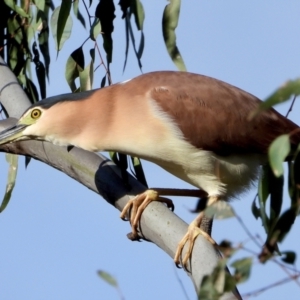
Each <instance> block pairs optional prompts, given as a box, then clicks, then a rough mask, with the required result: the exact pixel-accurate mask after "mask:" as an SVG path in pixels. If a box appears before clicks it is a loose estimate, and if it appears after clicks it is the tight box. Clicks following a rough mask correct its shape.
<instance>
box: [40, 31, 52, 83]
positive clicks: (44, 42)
mask: <svg viewBox="0 0 300 300" xmlns="http://www.w3.org/2000/svg"><path fill="white" fill-rule="evenodd" d="M38 41H39V48H40V51H41V53H42V55H43V58H44V62H45V71H46V76H47V78H48V79H49V66H50V54H49V29H48V28H45V29H43V30H42V31H41V32H40V34H39V35H38Z"/></svg>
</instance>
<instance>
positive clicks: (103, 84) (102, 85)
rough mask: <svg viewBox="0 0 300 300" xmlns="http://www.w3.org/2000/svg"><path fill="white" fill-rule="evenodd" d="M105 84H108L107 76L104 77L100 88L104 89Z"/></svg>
mask: <svg viewBox="0 0 300 300" xmlns="http://www.w3.org/2000/svg"><path fill="white" fill-rule="evenodd" d="M105 83H106V75H104V76H103V78H102V80H101V84H100V87H101V88H103V87H104V86H105Z"/></svg>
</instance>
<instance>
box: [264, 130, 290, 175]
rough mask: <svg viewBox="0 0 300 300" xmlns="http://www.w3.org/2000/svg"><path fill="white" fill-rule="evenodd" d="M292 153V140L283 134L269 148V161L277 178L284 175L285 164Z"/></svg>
mask: <svg viewBox="0 0 300 300" xmlns="http://www.w3.org/2000/svg"><path fill="white" fill-rule="evenodd" d="M290 151H291V144H290V138H289V135H288V134H283V135H281V136H279V137H278V138H276V139H275V140H274V141H273V143H272V144H271V146H270V148H269V153H268V154H269V161H270V165H271V168H272V170H273V172H274V174H275V176H277V177H280V176H281V175H283V162H284V161H285V159H286V157H287V156H288V155H289V153H290Z"/></svg>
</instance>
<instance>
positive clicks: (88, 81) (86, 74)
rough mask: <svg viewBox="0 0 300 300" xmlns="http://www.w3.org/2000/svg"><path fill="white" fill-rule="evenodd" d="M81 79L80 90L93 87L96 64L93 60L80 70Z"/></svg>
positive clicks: (87, 89)
mask: <svg viewBox="0 0 300 300" xmlns="http://www.w3.org/2000/svg"><path fill="white" fill-rule="evenodd" d="M79 80H80V91H81V92H83V91H89V90H91V89H92V88H93V80H94V64H93V60H91V62H90V63H89V64H88V65H87V66H86V67H85V68H84V70H83V71H81V72H79Z"/></svg>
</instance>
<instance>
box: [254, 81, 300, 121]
mask: <svg viewBox="0 0 300 300" xmlns="http://www.w3.org/2000/svg"><path fill="white" fill-rule="evenodd" d="M293 95H295V96H298V95H300V78H297V79H295V80H289V81H287V82H285V83H284V84H283V85H282V86H281V87H279V88H278V89H277V90H276V91H275V92H274V93H273V94H272V95H271V96H269V97H268V98H267V99H266V100H265V101H264V102H262V103H261V104H260V106H259V107H258V108H257V109H256V110H255V111H253V112H252V113H251V115H250V118H253V117H255V116H256V115H257V114H258V113H259V112H261V111H263V110H266V109H268V108H271V107H272V106H274V105H276V104H279V103H283V102H285V101H287V100H289V99H290V98H291V97H292V96H293Z"/></svg>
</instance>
